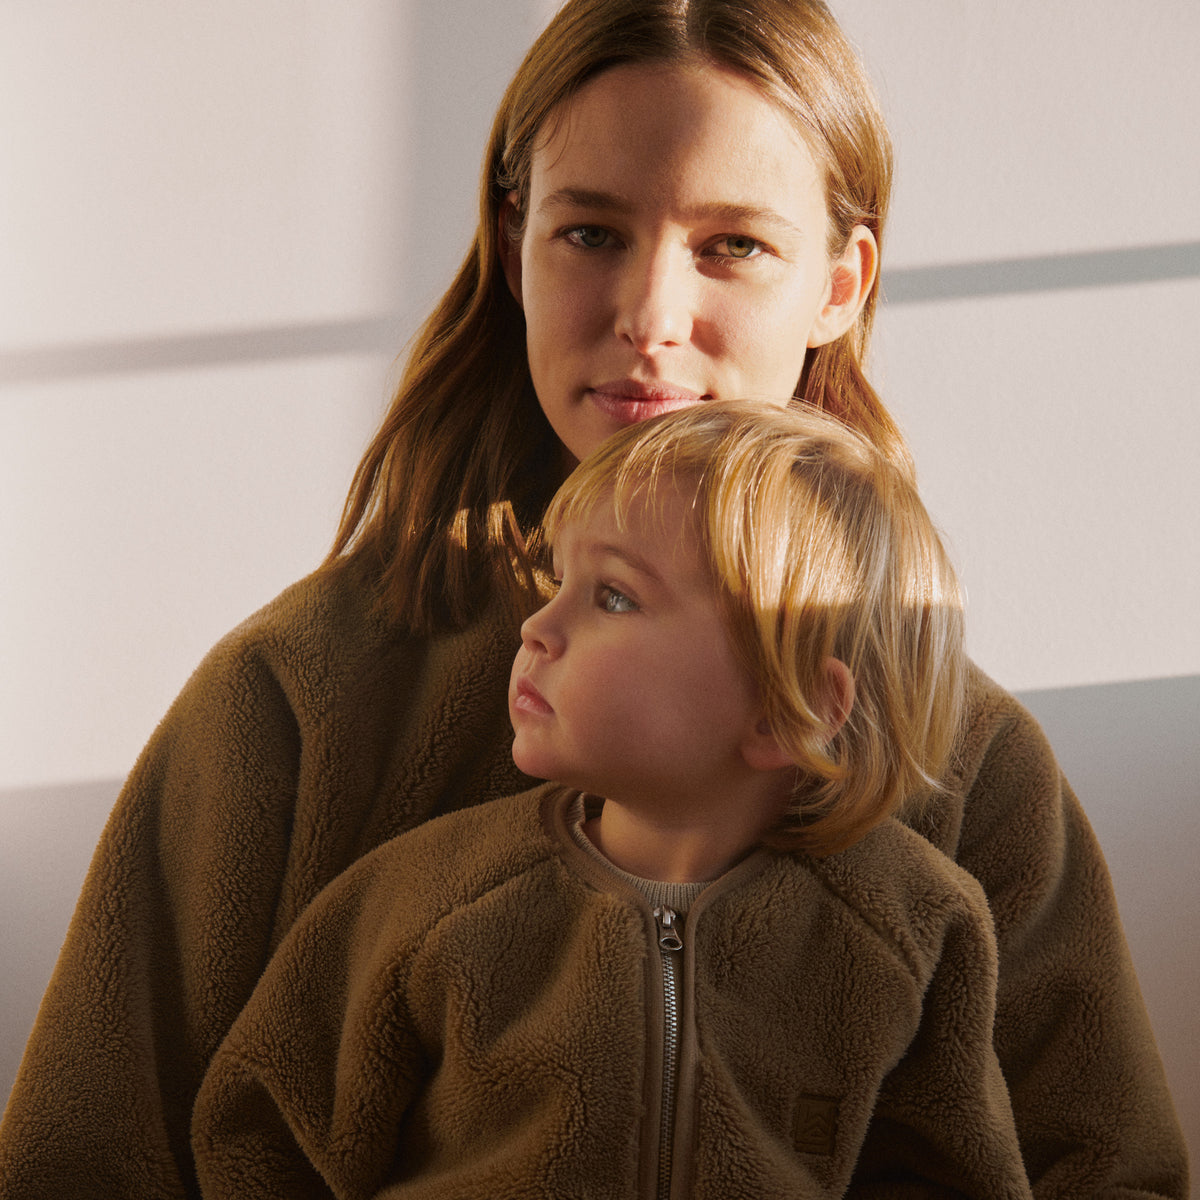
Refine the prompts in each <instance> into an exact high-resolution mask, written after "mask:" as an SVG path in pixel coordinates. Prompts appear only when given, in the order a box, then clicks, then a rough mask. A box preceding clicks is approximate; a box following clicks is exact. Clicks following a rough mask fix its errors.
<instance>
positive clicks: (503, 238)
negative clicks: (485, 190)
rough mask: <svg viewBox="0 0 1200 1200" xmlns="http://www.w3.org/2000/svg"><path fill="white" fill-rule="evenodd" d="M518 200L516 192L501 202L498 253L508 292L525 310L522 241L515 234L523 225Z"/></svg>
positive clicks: (497, 233) (497, 219)
mask: <svg viewBox="0 0 1200 1200" xmlns="http://www.w3.org/2000/svg"><path fill="white" fill-rule="evenodd" d="M517 199H518V197H517V193H516V192H509V193H508V195H507V196H505V197H504V199H503V200H502V201H501V202H500V213H499V215H498V216H497V218H496V226H497V228H496V252H497V253H498V254H499V255H500V268H501V270H503V272H504V278H505V279H506V280H507V281H508V290H509V291H510V292H512V294H513V299H514V300H515V301H516V302H517V304H518V305H520V306H521V307H522V308H524V307H525V306H524V304H523V302H522V300H521V240H520V238H518V237H517V236H516V235H515V233H514V230H516V229H519V228H520V225H521V216H520V213H519V211H518V209H517Z"/></svg>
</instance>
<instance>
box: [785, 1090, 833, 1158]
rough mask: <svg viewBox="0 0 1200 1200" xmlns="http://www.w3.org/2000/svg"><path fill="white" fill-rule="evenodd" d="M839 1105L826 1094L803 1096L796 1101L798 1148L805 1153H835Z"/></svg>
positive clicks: (796, 1138) (796, 1139)
mask: <svg viewBox="0 0 1200 1200" xmlns="http://www.w3.org/2000/svg"><path fill="white" fill-rule="evenodd" d="M837 1118H838V1106H837V1101H836V1100H830V1099H828V1098H827V1097H825V1096H801V1097H800V1098H799V1099H798V1100H797V1101H796V1127H795V1141H796V1149H797V1150H799V1151H801V1153H803V1154H825V1155H829V1154H832V1153H833V1145H834V1139H835V1138H836V1136H837Z"/></svg>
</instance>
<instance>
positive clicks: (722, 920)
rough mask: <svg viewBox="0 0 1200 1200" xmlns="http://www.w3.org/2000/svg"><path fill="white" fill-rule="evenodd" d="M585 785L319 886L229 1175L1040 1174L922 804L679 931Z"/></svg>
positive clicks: (620, 1179)
mask: <svg viewBox="0 0 1200 1200" xmlns="http://www.w3.org/2000/svg"><path fill="white" fill-rule="evenodd" d="M575 798H576V797H575V795H574V794H572V793H569V792H567V791H565V790H564V789H561V788H558V787H556V786H554V785H547V786H544V787H542V788H539V789H537V790H535V791H533V792H528V793H525V794H523V795H520V796H517V797H515V798H507V799H502V800H498V801H494V802H493V803H491V804H488V805H485V806H484V807H483V808H481V809H476V810H475V811H473V812H466V813H464V812H457V813H451V814H448V815H447V816H445V817H442V818H440V819H439V820H436V821H432V822H429V823H427V824H426V825H424V826H422V827H421V828H419V829H416V830H413V831H412V832H410V833H407V834H404V835H403V836H401V837H399V838H396V839H394V840H393V841H391V842H389V843H387V844H386V845H385V846H383V847H381V848H380V849H378V850H376V851H375V852H374V853H373V854H370V855H368V856H367V857H366V858H365V859H363V860H361V861H360V862H359V863H358V864H357V865H356V866H355V867H353V868H351V870H349V871H347V872H346V873H345V874H344V875H342V876H341V877H340V878H339V879H338V880H336V881H335V882H334V883H333V884H332V885H331V886H330V887H329V888H327V889H326V890H325V892H323V893H322V895H321V896H320V897H318V899H317V900H316V901H315V902H314V903H313V904H312V905H311V906H310V907H309V908H308V909H307V910H306V911H305V913H304V914H303V915H302V916H301V917H300V919H299V921H297V923H296V925H295V926H293V928H292V931H291V933H290V934H289V936H288V938H287V939H286V940H285V941H284V943H283V945H282V946H281V947H280V949H279V951H278V952H277V953H276V954H275V956H274V958H273V959H272V961H271V963H270V965H269V966H268V968H267V971H266V973H265V975H264V977H263V980H262V982H261V983H260V984H259V986H258V988H257V989H256V990H255V993H254V995H253V996H252V997H251V999H250V1002H249V1004H248V1005H247V1006H246V1008H245V1009H244V1010H243V1012H242V1014H241V1016H240V1017H239V1018H238V1021H237V1023H236V1024H235V1025H234V1027H233V1030H232V1031H231V1033H230V1034H229V1036H228V1037H227V1038H226V1040H225V1043H224V1045H223V1047H222V1048H221V1050H220V1051H219V1052H218V1054H217V1057H216V1059H215V1060H214V1063H213V1065H212V1067H211V1069H210V1070H209V1072H208V1075H207V1077H206V1078H205V1082H204V1086H203V1088H202V1089H201V1092H200V1097H199V1101H198V1103H197V1107H196V1115H195V1119H194V1122H193V1133H192V1144H193V1148H194V1151H195V1154H196V1159H197V1163H198V1165H199V1169H200V1180H201V1183H202V1185H203V1190H204V1194H205V1196H210V1197H213V1200H218V1198H228V1200H256V1198H260V1197H261V1198H266V1197H272V1198H273V1197H284V1196H290V1197H301V1196H304V1197H310V1196H311V1197H325V1198H327V1200H328V1198H331V1197H334V1196H336V1197H338V1198H339V1200H367V1198H368V1197H371V1196H376V1195H380V1196H383V1195H395V1196H411V1197H414V1198H416V1197H449V1196H453V1197H458V1198H460V1200H494V1198H495V1197H498V1196H528V1197H533V1196H538V1197H541V1196H545V1197H555V1198H561V1200H566V1198H567V1197H579V1198H582V1197H589V1198H593V1200H602V1198H605V1200H608V1198H611V1200H632V1198H633V1197H645V1198H646V1200H656V1198H657V1197H661V1198H663V1200H665V1198H666V1197H668V1196H673V1197H678V1198H680V1200H682V1198H685V1197H694V1198H695V1200H702V1198H706V1197H708V1198H712V1200H728V1198H729V1197H732V1196H748V1197H749V1196H755V1197H761V1196H769V1197H772V1198H773V1200H784V1198H785V1197H794V1198H796V1200H800V1198H803V1197H811V1198H813V1200H816V1198H818V1197H830V1198H832V1197H840V1196H843V1195H846V1194H850V1195H855V1196H857V1195H869V1194H871V1193H872V1192H873V1191H874V1190H875V1189H874V1188H872V1187H870V1186H868V1184H869V1183H870V1182H871V1181H872V1180H873V1181H875V1182H876V1183H878V1182H880V1181H888V1180H891V1181H898V1180H899V1179H900V1178H903V1179H904V1180H905V1181H906V1182H907V1186H908V1187H909V1189H911V1190H913V1191H918V1192H919V1190H920V1187H925V1188H929V1187H931V1186H932V1187H933V1188H934V1190H935V1191H936V1190H943V1189H955V1190H956V1191H958V1192H960V1193H962V1194H965V1195H969V1196H978V1197H995V1198H996V1200H1000V1198H1004V1200H1009V1198H1018V1197H1029V1196H1030V1190H1029V1185H1028V1183H1027V1181H1026V1179H1025V1171H1024V1167H1023V1166H1022V1163H1021V1153H1020V1149H1019V1147H1018V1145H1017V1137H1016V1130H1015V1128H1014V1126H1013V1120H1012V1113H1011V1110H1010V1108H1009V1100H1008V1092H1007V1089H1006V1088H1005V1085H1004V1079H1003V1076H1002V1075H1001V1073H1000V1068H999V1064H998V1063H997V1061H996V1057H995V1054H994V1053H993V1051H992V1017H993V1012H994V999H995V965H996V959H995V947H994V943H993V939H992V928H991V918H990V916H989V914H988V910H987V904H986V902H985V901H984V898H983V893H982V891H981V889H980V888H979V885H978V883H977V882H976V881H975V880H974V879H972V878H971V876H970V875H968V874H967V873H966V872H965V871H962V870H961V869H960V868H958V867H956V866H955V865H954V864H953V863H952V862H951V861H950V860H949V859H947V858H946V857H945V856H944V855H943V854H941V853H940V852H939V851H937V850H935V849H934V848H933V847H932V846H931V845H930V844H929V843H928V842H927V841H925V840H924V839H923V838H921V837H920V836H918V835H917V834H915V833H913V832H912V830H910V829H906V828H905V827H904V826H903V825H900V824H899V823H897V822H895V821H889V822H886V823H885V824H884V825H882V826H880V827H879V828H877V829H875V830H874V831H872V832H871V833H870V834H868V835H867V836H866V838H864V839H863V840H862V841H860V842H859V843H858V844H857V845H855V846H854V847H853V848H852V849H850V850H848V851H846V852H844V853H842V854H839V855H837V856H835V857H832V858H827V859H824V860H821V861H813V860H812V859H809V858H807V857H805V856H802V855H785V854H773V853H771V852H770V851H760V852H759V853H757V854H755V855H753V856H751V857H750V858H749V859H748V860H746V861H744V862H742V863H741V864H739V865H738V866H737V867H735V868H734V869H733V870H732V871H730V872H729V873H727V874H726V875H725V876H723V877H722V878H721V879H719V880H717V881H716V882H715V883H712V884H710V885H709V886H708V887H706V888H705V889H704V891H703V892H701V894H700V896H699V898H698V899H697V900H696V901H695V903H694V904H693V906H692V907H691V909H690V911H689V912H688V914H687V917H686V918H685V919H684V921H683V923H682V925H680V924H679V922H674V923H673V926H672V928H673V930H681V931H682V936H681V937H679V936H677V939H676V940H677V941H679V942H681V943H682V944H681V945H680V946H679V947H678V948H669V949H661V948H660V947H661V944H662V940H663V939H662V938H660V936H659V929H658V926H657V924H656V920H655V914H654V912H653V911H652V910H651V906H650V904H649V903H648V902H647V901H646V900H645V899H643V898H642V897H641V895H640V894H639V893H638V892H637V891H636V890H635V889H634V888H633V887H632V886H631V885H629V884H627V883H623V882H622V881H621V880H620V879H619V878H618V876H617V875H616V874H614V873H613V872H611V871H610V870H608V869H607V868H606V866H605V864H603V863H602V862H598V861H597V860H595V859H593V858H592V857H591V856H590V855H588V854H587V853H586V852H585V851H584V850H582V849H581V848H580V846H579V845H578V844H576V843H575V842H574V841H573V840H572V838H571V836H570V833H569V831H568V827H567V823H566V819H565V812H566V809H567V807H568V806H569V805H570V804H571V803H572V801H574V800H575ZM413 879H421V880H423V881H424V886H423V887H421V888H419V889H417V888H412V887H411V886H407V885H408V883H409V881H411V880H413ZM664 956H666V957H668V958H670V957H673V956H675V957H677V960H678V963H679V966H678V968H675V967H672V966H670V965H668V970H669V971H670V974H669V976H668V977H667V978H668V980H669V981H670V982H669V986H665V985H664V972H663V968H664V963H663V962H662V958H663V957H664ZM676 977H678V983H677V984H676V983H675V979H676ZM674 1045H678V1047H679V1053H678V1057H677V1061H676V1056H675V1055H674V1054H669V1053H668V1054H667V1055H666V1058H667V1061H668V1063H670V1065H671V1067H672V1070H670V1071H668V1072H666V1073H664V1049H665V1047H667V1046H674ZM667 1081H670V1085H669V1086H668V1082H667ZM672 1095H677V1097H678V1099H677V1102H676V1103H674V1104H671V1103H670V1102H669V1097H670V1096H672ZM672 1111H673V1112H674V1113H675V1119H674V1121H670V1120H666V1119H665V1117H666V1114H668V1113H670V1112H672ZM876 1124H878V1126H879V1129H880V1134H881V1136H880V1137H879V1138H878V1139H874V1138H873V1137H872V1134H873V1133H874V1126H875V1125H876ZM664 1135H665V1137H666V1139H667V1142H666V1145H665V1146H663V1144H662V1141H661V1139H662V1138H663V1136H664ZM864 1142H866V1146H865V1149H864ZM896 1147H903V1149H904V1153H903V1157H902V1158H899V1157H898V1158H893V1157H892V1156H891V1153H890V1152H891V1151H893V1150H894V1149H895V1148H896ZM860 1154H861V1156H862V1161H861V1163H860ZM856 1164H858V1165H859V1172H858V1174H859V1179H858V1180H857V1181H856V1183H855V1185H854V1186H853V1187H851V1184H850V1181H851V1176H852V1174H854V1173H855V1167H856ZM914 1168H915V1169H914ZM848 1187H849V1188H850V1191H849V1193H847V1188H848Z"/></svg>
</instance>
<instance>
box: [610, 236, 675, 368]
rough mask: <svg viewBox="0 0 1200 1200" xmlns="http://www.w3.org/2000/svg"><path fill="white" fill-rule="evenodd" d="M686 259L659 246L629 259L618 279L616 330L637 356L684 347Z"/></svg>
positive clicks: (673, 250) (673, 251)
mask: <svg viewBox="0 0 1200 1200" xmlns="http://www.w3.org/2000/svg"><path fill="white" fill-rule="evenodd" d="M685 259H687V260H690V256H689V255H686V254H685V253H681V252H680V251H679V248H678V247H661V248H657V249H655V250H654V251H653V252H647V253H645V254H636V255H633V256H631V259H630V261H629V263H628V265H627V266H626V268H625V272H624V275H623V278H622V280H621V289H620V296H619V298H618V302H617V304H618V310H617V320H616V331H617V334H618V336H619V337H621V338H624V339H625V340H626V341H628V342H629V343H630V344H631V345H632V346H633V347H634V349H635V350H637V352H638V353H639V354H653V353H654V352H655V351H656V350H658V349H660V348H663V347H667V346H678V345H684V344H686V343H687V342H688V341H689V340H690V338H691V335H692V303H693V298H694V297H693V290H694V289H693V281H692V279H691V271H690V261H685Z"/></svg>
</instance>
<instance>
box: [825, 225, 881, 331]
mask: <svg viewBox="0 0 1200 1200" xmlns="http://www.w3.org/2000/svg"><path fill="white" fill-rule="evenodd" d="M878 268H879V246H878V244H877V243H876V241H875V235H874V234H873V233H872V232H871V231H870V230H869V229H868V228H867V227H866V226H865V225H855V227H854V228H853V229H852V230H851V231H850V237H849V239H848V240H847V242H846V248H845V249H844V250H843V251H842V252H841V254H839V255H838V256H837V258H836V259H834V261H833V263H832V264H831V265H830V269H829V284H828V290H827V292H826V294H825V303H824V304H823V305H822V306H821V311H820V312H819V313H817V317H816V320H815V321H813V324H812V328H811V329H809V331H808V344H809V347H810V348H811V347H813V346H824V345H825V344H826V343H828V342H832V341H836V340H837V339H838V338H840V337H841V336H842V334H843V333H845V332H846V331H847V330H848V329H849V328H850V327H851V326H852V325H853V324H854V322H855V321H857V320H858V314H859V313H860V312H862V308H863V305H864V304H865V303H866V302H867V297H868V296H869V295H870V294H871V285H872V284H873V283H874V282H875V273H876V271H877V270H878Z"/></svg>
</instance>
